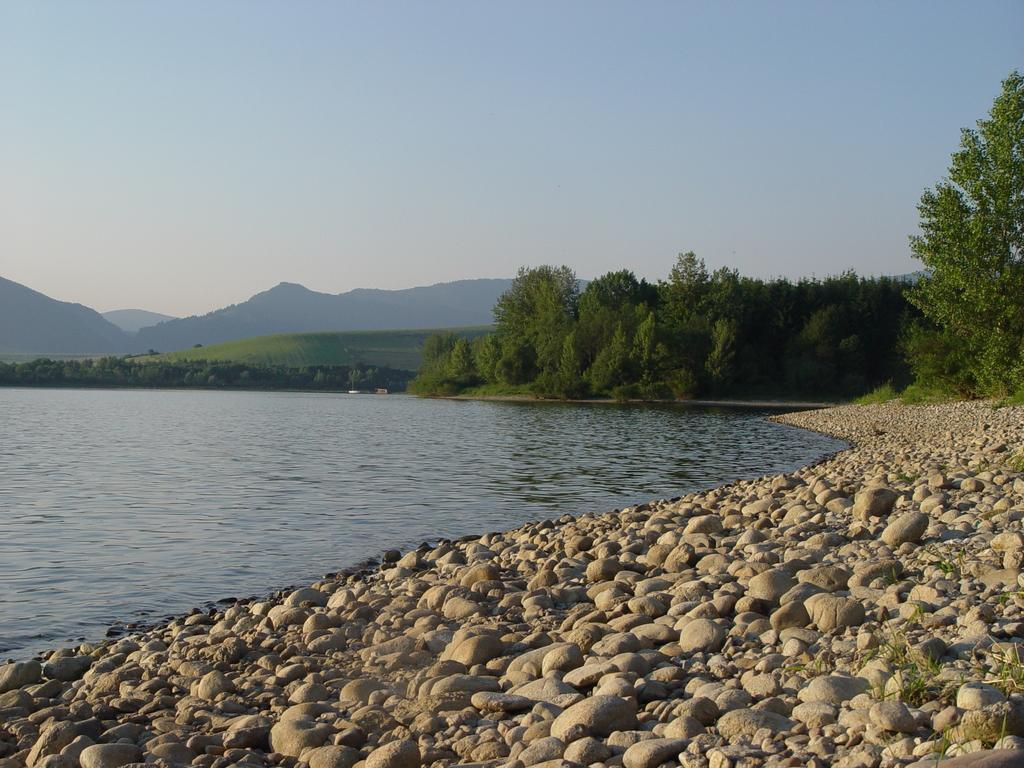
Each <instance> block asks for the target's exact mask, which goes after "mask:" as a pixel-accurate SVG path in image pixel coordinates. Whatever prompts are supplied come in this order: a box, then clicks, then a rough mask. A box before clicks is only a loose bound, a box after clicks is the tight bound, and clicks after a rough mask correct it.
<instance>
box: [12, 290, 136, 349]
mask: <svg viewBox="0 0 1024 768" xmlns="http://www.w3.org/2000/svg"><path fill="white" fill-rule="evenodd" d="M130 348H131V345H130V341H129V338H128V336H126V335H125V333H124V331H122V330H121V329H120V328H118V327H117V326H116V325H114V324H113V323H111V322H110V321H108V320H107V319H105V318H104V317H103V316H102V315H101V314H100V313H99V312H97V311H96V310H93V309H89V308H88V307H85V306H82V305H81V304H73V303H71V302H68V301H57V300H56V299H51V298H50V297H49V296H46V295H44V294H42V293H39V291H34V290H32V289H31V288H29V287H27V286H24V285H22V284H21V283H16V282H14V281H13V280H7V279H6V278H3V277H0V352H32V353H37V354H49V355H55V356H56V355H69V354H122V353H125V352H128V351H130Z"/></svg>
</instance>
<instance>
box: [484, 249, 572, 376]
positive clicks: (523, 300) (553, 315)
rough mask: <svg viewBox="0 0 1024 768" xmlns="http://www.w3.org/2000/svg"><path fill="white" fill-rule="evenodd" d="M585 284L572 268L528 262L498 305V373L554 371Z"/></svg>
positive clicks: (499, 299) (553, 372)
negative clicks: (580, 282)
mask: <svg viewBox="0 0 1024 768" xmlns="http://www.w3.org/2000/svg"><path fill="white" fill-rule="evenodd" d="M578 300H579V283H578V281H577V280H576V275H575V274H574V273H573V271H572V270H571V269H569V267H551V266H541V267H536V268H534V269H527V268H525V267H523V268H522V269H520V270H519V274H518V275H517V276H516V278H515V280H513V281H512V285H511V286H510V287H509V289H508V290H507V291H505V293H503V294H502V295H501V296H500V297H499V298H498V303H497V304H496V305H495V306H494V322H495V326H496V333H497V335H498V338H499V340H500V343H501V347H502V350H503V352H502V356H501V358H500V359H499V362H498V366H497V370H498V375H499V377H500V378H502V380H503V381H505V382H507V383H513V384H515V383H525V382H527V381H530V380H532V379H534V378H536V376H537V375H539V374H542V375H546V376H548V377H551V376H554V375H555V374H556V372H557V371H558V364H559V359H560V357H561V354H562V342H563V340H564V338H565V336H566V334H568V333H569V331H571V330H572V326H573V324H574V323H575V320H576V311H577V302H578Z"/></svg>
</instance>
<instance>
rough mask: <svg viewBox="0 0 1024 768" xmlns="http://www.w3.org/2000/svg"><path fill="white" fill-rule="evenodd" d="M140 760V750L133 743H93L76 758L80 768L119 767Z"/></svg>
mask: <svg viewBox="0 0 1024 768" xmlns="http://www.w3.org/2000/svg"><path fill="white" fill-rule="evenodd" d="M140 760H142V752H141V750H140V749H139V748H138V747H137V746H135V745H134V744H93V745H92V746H91V747H86V748H85V749H83V750H82V754H81V755H79V758H78V762H79V763H80V764H81V766H82V768H121V766H122V765H128V764H129V763H137V762H139V761H140Z"/></svg>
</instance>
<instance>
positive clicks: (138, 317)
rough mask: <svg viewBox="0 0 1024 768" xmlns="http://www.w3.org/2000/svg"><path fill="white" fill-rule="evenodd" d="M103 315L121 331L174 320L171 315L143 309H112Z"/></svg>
mask: <svg viewBox="0 0 1024 768" xmlns="http://www.w3.org/2000/svg"><path fill="white" fill-rule="evenodd" d="M102 314H103V317H105V318H106V319H107V320H109V321H110V322H112V323H113V324H114V325H116V326H117V327H118V328H120V329H121V330H122V331H127V332H128V333H135V332H136V331H137V330H139V329H140V328H145V327H146V326H147V325H156V324H157V323H162V322H164V321H165V320H175V319H176V318H175V317H174V316H172V315H161V314H160V313H159V312H148V311H147V310H145V309H112V310H110V311H109V312H103V313H102Z"/></svg>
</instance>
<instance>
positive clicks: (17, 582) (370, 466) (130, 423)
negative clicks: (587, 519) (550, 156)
mask: <svg viewBox="0 0 1024 768" xmlns="http://www.w3.org/2000/svg"><path fill="white" fill-rule="evenodd" d="M763 415H764V412H763V411H756V410H751V409H737V410H729V409H698V408H693V407H685V406H615V405H604V404H603V405H566V404H554V403H493V402H487V403H481V402H452V401H437V400H417V399H414V398H410V397H404V396H388V397H373V396H354V395H329V394H299V393H251V392H233V393H226V392H174V391H88V390H13V389H6V390H5V389H0V479H2V483H0V654H3V655H4V656H14V657H24V656H26V655H30V654H31V653H32V652H34V651H38V650H40V649H42V648H45V647H49V646H52V645H54V644H58V643H62V642H65V641H67V640H70V639H77V638H81V637H86V638H90V639H95V638H98V637H101V636H102V634H103V630H104V629H105V628H106V627H107V626H109V625H110V624H111V623H114V622H118V621H134V620H143V619H147V618H149V619H152V618H159V617H161V616H165V615H168V614H170V613H174V612H181V611H185V610H187V609H189V608H191V607H193V606H195V605H198V604H201V603H203V602H206V601H210V600H217V599H220V598H224V597H228V596H235V597H241V596H248V595H253V594H258V593H260V592H262V591H267V590H269V589H272V588H274V587H281V586H284V585H287V584H291V583H297V582H301V581H308V580H312V579H315V578H317V577H318V576H319V575H321V574H323V573H325V572H328V571H333V570H338V569H340V568H343V567H346V566H349V565H352V564H355V563H357V562H360V561H362V560H365V559H366V558H369V557H374V556H376V555H378V554H379V553H380V552H381V551H382V550H383V549H386V548H389V547H393V546H396V547H409V546H415V545H416V544H418V543H419V542H421V541H425V540H430V539H437V538H441V537H454V536H460V535H464V534H468V533H481V532H484V531H486V530H495V529H503V528H509V527H513V526H516V525H519V524H521V523H523V522H526V521H528V520H537V519H542V518H547V517H555V516H558V515H560V514H562V513H564V512H570V513H580V512H600V511H606V510H609V509H612V508H616V507H621V506H625V505H627V504H630V503H633V502H638V501H643V500H647V499H651V498H658V497H661V498H666V497H671V496H677V495H680V494H681V493H683V492H686V491H689V490H694V489H697V488H702V487H708V486H712V485H716V484H719V483H722V482H726V481H729V480H733V479H737V478H740V477H749V476H755V475H759V474H764V473H768V472H777V471H783V470H787V469H792V468H795V467H797V466H799V465H801V464H804V463H806V462H808V461H810V460H812V459H814V458H816V457H818V456H820V455H822V454H825V453H827V452H830V451H833V450H836V449H837V448H838V447H840V444H839V443H838V442H836V441H834V440H831V439H829V438H826V437H823V436H821V435H815V434H811V433H808V432H802V431H798V430H794V429H790V428H788V427H783V426H780V425H777V424H770V423H767V422H765V421H763V420H762V419H761V418H760V417H761V416H763Z"/></svg>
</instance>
